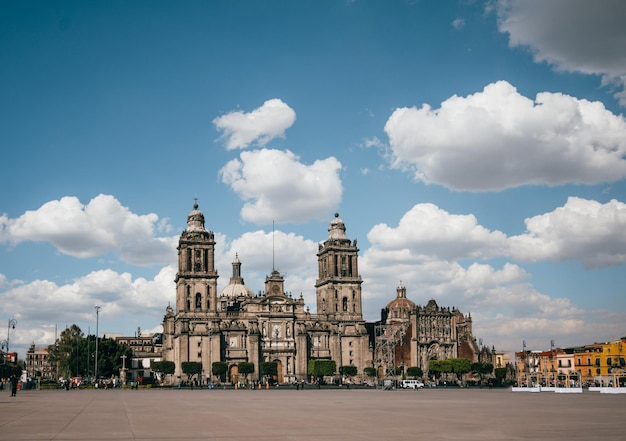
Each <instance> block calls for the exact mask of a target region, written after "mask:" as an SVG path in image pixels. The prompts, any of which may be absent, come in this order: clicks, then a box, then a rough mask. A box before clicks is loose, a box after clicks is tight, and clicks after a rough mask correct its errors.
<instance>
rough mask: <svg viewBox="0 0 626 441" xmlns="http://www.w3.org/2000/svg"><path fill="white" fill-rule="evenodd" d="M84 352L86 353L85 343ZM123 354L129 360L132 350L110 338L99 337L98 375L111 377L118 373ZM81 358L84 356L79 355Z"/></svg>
mask: <svg viewBox="0 0 626 441" xmlns="http://www.w3.org/2000/svg"><path fill="white" fill-rule="evenodd" d="M92 350H95V348H93V349H92ZM84 353H86V344H85V352H84ZM123 355H125V356H126V357H127V358H126V359H127V360H130V359H131V358H132V357H133V350H132V349H131V348H129V347H128V346H126V345H123V344H120V343H118V342H116V341H115V340H114V339H112V338H101V339H100V341H99V343H98V377H99V378H111V377H114V376H117V375H119V374H120V370H121V369H122V356H123ZM81 358H84V357H82V356H81Z"/></svg>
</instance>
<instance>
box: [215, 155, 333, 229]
mask: <svg viewBox="0 0 626 441" xmlns="http://www.w3.org/2000/svg"><path fill="white" fill-rule="evenodd" d="M340 169H341V164H340V163H339V161H338V160H337V159H335V158H334V157H329V158H326V159H322V160H317V161H315V162H314V163H313V164H311V165H306V164H303V163H301V162H300V159H299V157H298V156H296V155H295V154H293V153H292V152H290V151H280V150H270V149H262V150H255V151H250V152H242V153H241V155H240V157H239V159H233V160H231V161H229V162H228V163H227V164H226V165H225V166H224V167H223V168H222V169H221V170H220V176H221V179H222V182H224V183H225V184H228V185H230V187H231V188H232V189H233V190H234V191H235V192H236V193H237V194H238V195H239V197H241V198H242V199H243V200H245V201H247V202H246V203H245V204H244V206H243V208H242V210H241V217H242V218H243V219H244V220H246V221H249V222H254V223H257V224H268V223H270V222H272V221H276V222H277V223H286V222H294V223H301V222H305V221H308V220H310V219H314V218H319V216H320V215H324V214H325V213H329V212H330V211H332V210H334V209H335V208H336V207H337V206H338V204H339V202H341V196H342V194H343V187H342V184H341V180H340V178H339V174H338V171H339V170H340Z"/></svg>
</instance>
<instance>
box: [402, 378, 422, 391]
mask: <svg viewBox="0 0 626 441" xmlns="http://www.w3.org/2000/svg"><path fill="white" fill-rule="evenodd" d="M401 387H402V389H421V388H423V387H424V383H422V382H421V381H418V380H402V384H401Z"/></svg>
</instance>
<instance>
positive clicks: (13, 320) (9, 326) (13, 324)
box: [7, 319, 17, 354]
mask: <svg viewBox="0 0 626 441" xmlns="http://www.w3.org/2000/svg"><path fill="white" fill-rule="evenodd" d="M15 325H17V320H15V319H9V325H8V326H7V354H8V353H9V337H10V334H11V328H13V329H15Z"/></svg>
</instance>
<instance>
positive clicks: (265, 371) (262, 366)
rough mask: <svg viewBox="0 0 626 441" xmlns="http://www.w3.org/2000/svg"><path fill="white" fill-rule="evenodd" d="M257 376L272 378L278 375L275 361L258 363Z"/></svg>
mask: <svg viewBox="0 0 626 441" xmlns="http://www.w3.org/2000/svg"><path fill="white" fill-rule="evenodd" d="M259 374H260V375H261V376H262V377H266V378H267V377H269V378H272V377H274V376H277V375H278V364H277V363H276V362H275V361H263V362H261V363H259Z"/></svg>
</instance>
